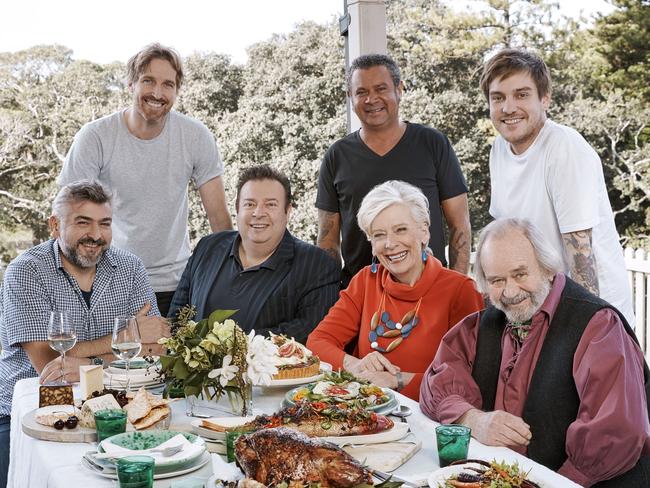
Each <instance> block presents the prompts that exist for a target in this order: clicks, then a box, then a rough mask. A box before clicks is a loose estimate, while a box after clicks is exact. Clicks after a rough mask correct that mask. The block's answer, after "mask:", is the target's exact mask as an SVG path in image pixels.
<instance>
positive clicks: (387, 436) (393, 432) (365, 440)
mask: <svg viewBox="0 0 650 488" xmlns="http://www.w3.org/2000/svg"><path fill="white" fill-rule="evenodd" d="M408 432H409V424H407V423H406V422H396V423H395V425H393V428H392V429H390V430H385V431H383V432H377V433H376V434H366V435H345V436H341V437H320V439H322V440H324V441H328V442H331V443H333V444H336V445H338V446H343V445H345V444H382V443H384V442H393V441H398V440H400V439H402V438H404V437H405V436H406V435H407V434H408Z"/></svg>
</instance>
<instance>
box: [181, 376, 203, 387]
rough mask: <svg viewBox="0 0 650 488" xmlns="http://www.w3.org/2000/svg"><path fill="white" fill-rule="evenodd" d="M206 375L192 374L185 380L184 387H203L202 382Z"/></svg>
mask: <svg viewBox="0 0 650 488" xmlns="http://www.w3.org/2000/svg"><path fill="white" fill-rule="evenodd" d="M206 376H207V375H206V374H205V373H203V372H202V373H192V374H191V375H189V376H188V377H187V378H186V379H185V385H186V386H198V387H201V386H202V385H203V381H204V380H205V377H206Z"/></svg>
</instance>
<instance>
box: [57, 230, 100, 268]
mask: <svg viewBox="0 0 650 488" xmlns="http://www.w3.org/2000/svg"><path fill="white" fill-rule="evenodd" d="M84 244H96V245H98V246H100V247H101V250H100V251H99V253H98V254H97V256H96V257H88V256H84V255H83V254H81V253H79V246H81V245H84ZM59 248H60V249H61V252H62V253H63V255H64V256H65V257H66V259H67V260H68V261H70V262H71V263H72V264H74V265H75V266H78V267H79V268H92V267H94V266H96V265H97V263H98V262H99V261H101V259H102V258H103V257H104V254H105V253H106V241H105V240H104V239H97V240H95V239H91V238H90V237H86V238H84V239H79V240H78V241H77V242H76V244H74V245H71V246H69V245H68V243H67V242H65V241H64V240H63V239H60V240H59Z"/></svg>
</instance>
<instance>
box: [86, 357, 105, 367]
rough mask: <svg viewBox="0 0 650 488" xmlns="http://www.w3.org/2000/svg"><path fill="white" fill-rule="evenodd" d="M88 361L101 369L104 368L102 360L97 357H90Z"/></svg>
mask: <svg viewBox="0 0 650 488" xmlns="http://www.w3.org/2000/svg"><path fill="white" fill-rule="evenodd" d="M88 359H90V364H92V365H95V366H101V367H102V368H103V367H104V360H103V359H102V358H100V357H97V356H90V357H89V358H88Z"/></svg>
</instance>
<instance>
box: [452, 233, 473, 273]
mask: <svg viewBox="0 0 650 488" xmlns="http://www.w3.org/2000/svg"><path fill="white" fill-rule="evenodd" d="M469 242H470V235H469V233H468V232H466V231H464V230H463V229H457V228H453V227H452V228H450V229H449V267H450V268H451V269H453V270H455V271H458V272H459V273H463V274H467V273H468V271H469Z"/></svg>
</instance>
